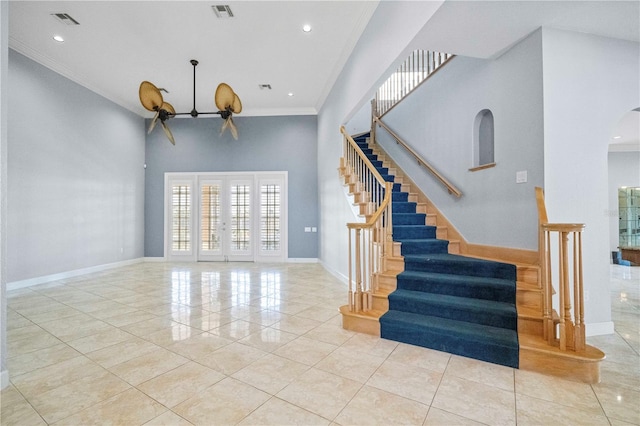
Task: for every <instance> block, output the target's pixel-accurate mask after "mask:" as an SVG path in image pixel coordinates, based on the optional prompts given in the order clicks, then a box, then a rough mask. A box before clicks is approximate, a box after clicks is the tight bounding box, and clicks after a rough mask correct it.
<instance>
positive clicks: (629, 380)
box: [600, 359, 640, 392]
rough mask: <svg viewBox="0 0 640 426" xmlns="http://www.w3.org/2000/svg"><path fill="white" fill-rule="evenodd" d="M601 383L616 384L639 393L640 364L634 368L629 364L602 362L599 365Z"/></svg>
mask: <svg viewBox="0 0 640 426" xmlns="http://www.w3.org/2000/svg"><path fill="white" fill-rule="evenodd" d="M600 379H601V383H610V384H614V383H615V384H616V385H617V386H624V387H626V388H628V389H630V390H633V391H636V392H640V362H638V365H637V366H636V367H635V368H634V366H630V365H629V364H618V363H617V362H611V361H608V360H606V359H605V360H604V361H603V362H601V363H600Z"/></svg>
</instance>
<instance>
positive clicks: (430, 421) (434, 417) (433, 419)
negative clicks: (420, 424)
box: [424, 407, 484, 426]
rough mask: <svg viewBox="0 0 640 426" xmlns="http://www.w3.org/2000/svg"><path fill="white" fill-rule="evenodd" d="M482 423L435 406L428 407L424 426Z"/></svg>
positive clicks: (468, 425) (474, 424) (465, 425)
mask: <svg viewBox="0 0 640 426" xmlns="http://www.w3.org/2000/svg"><path fill="white" fill-rule="evenodd" d="M483 424H484V423H478V422H476V421H474V420H471V419H467V418H466V417H462V416H458V415H457V414H453V413H449V412H447V411H444V410H441V409H439V408H435V407H431V408H429V414H427V419H426V420H425V422H424V426H480V425H483Z"/></svg>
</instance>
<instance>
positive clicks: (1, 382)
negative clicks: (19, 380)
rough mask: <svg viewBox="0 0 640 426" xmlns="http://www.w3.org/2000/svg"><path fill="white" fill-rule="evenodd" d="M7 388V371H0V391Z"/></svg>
mask: <svg viewBox="0 0 640 426" xmlns="http://www.w3.org/2000/svg"><path fill="white" fill-rule="evenodd" d="M7 386H9V370H2V371H0V389H4V388H6V387H7Z"/></svg>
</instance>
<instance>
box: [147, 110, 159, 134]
mask: <svg viewBox="0 0 640 426" xmlns="http://www.w3.org/2000/svg"><path fill="white" fill-rule="evenodd" d="M159 116H160V111H158V112H156V115H154V116H153V120H151V124H150V125H149V130H148V131H147V134H150V133H151V131H152V130H153V128H154V127H156V122H157V121H158V117H159Z"/></svg>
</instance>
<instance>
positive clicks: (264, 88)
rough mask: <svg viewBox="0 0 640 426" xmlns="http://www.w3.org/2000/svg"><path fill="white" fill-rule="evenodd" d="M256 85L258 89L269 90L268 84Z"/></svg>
mask: <svg viewBox="0 0 640 426" xmlns="http://www.w3.org/2000/svg"><path fill="white" fill-rule="evenodd" d="M258 87H259V88H260V90H271V85H270V84H258Z"/></svg>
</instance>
